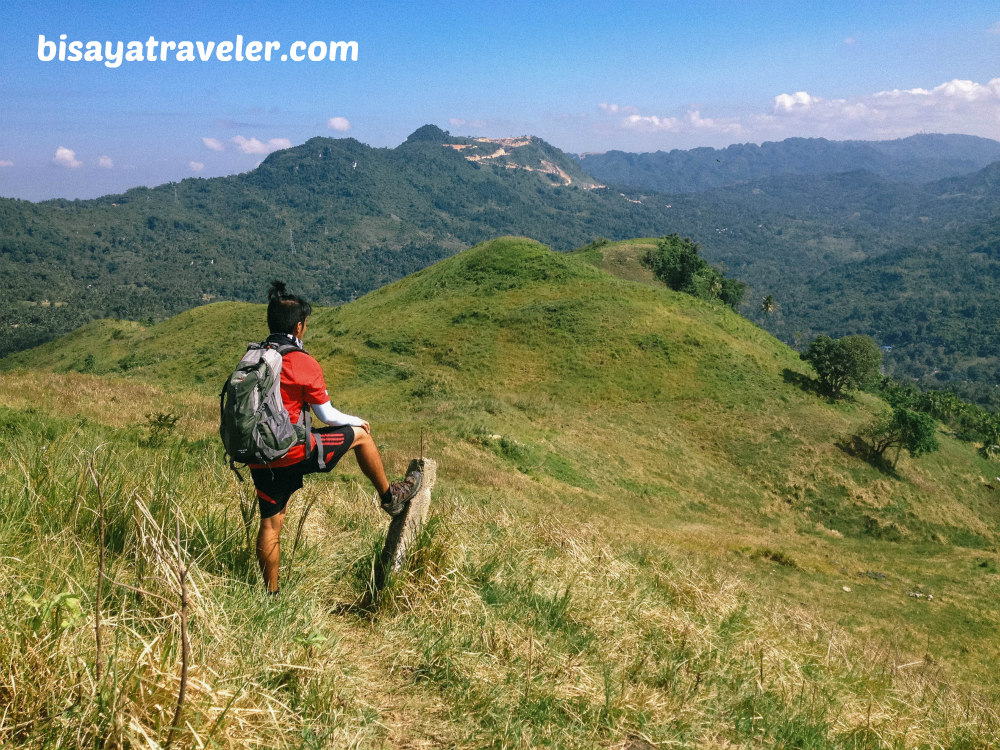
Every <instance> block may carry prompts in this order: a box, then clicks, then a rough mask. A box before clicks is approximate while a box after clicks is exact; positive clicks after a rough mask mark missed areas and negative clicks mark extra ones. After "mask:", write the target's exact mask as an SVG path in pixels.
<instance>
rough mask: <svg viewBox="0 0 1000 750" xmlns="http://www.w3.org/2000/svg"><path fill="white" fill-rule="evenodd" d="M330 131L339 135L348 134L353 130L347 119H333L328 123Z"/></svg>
mask: <svg viewBox="0 0 1000 750" xmlns="http://www.w3.org/2000/svg"><path fill="white" fill-rule="evenodd" d="M326 127H327V128H328V129H329V130H336V131H337V132H339V133H346V132H347V131H348V130H350V129H351V121H350V120H348V119H347V118H346V117H331V118H330V119H329V120H327V121H326Z"/></svg>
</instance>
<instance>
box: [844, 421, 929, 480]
mask: <svg viewBox="0 0 1000 750" xmlns="http://www.w3.org/2000/svg"><path fill="white" fill-rule="evenodd" d="M858 437H860V438H861V439H862V440H864V441H865V442H866V443H867V444H868V450H869V454H870V455H871V456H872V457H874V458H878V459H882V460H884V459H885V453H886V451H887V450H889V449H890V448H895V449H896V457H895V459H894V460H893V462H892V467H893V468H895V467H896V464H897V463H899V454H900V452H901V451H902V450H903V449H904V448H905V449H906V451H907V452H908V453H909V454H910V456H911V457H913V458H916V457H917V456H919V455H922V454H924V453H933V452H934V451H936V450H937V449H938V441H937V425H936V423H935V422H934V418H933V417H931V416H930V415H929V414H923V413H921V412H917V411H913V410H912V409H907V408H906V407H903V406H897V407H896V408H895V409H893V410H892V413H891V414H885V415H883V416H881V417H879V418H877V419H876V420H875V421H873V422H872V423H871V424H869V425H868V426H867V427H865V428H864V429H863V430H862V431H861V433H860V434H859V435H858Z"/></svg>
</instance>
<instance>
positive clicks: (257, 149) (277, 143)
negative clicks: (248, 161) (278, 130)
mask: <svg viewBox="0 0 1000 750" xmlns="http://www.w3.org/2000/svg"><path fill="white" fill-rule="evenodd" d="M229 140H231V141H232V142H233V143H235V144H236V147H237V148H238V149H239V150H240V151H242V152H243V153H244V154H269V153H271V152H272V151H277V150H278V149H282V148H291V147H292V142H291V141H290V140H288V139H287V138H272V139H271V140H269V141H268V142H267V143H264V142H263V141H259V140H257V139H256V138H245V137H243V136H242V135H235V136H233V137H232V138H230V139H229Z"/></svg>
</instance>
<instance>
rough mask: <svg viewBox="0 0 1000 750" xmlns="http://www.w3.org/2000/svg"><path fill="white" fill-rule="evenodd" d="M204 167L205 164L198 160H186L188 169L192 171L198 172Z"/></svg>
mask: <svg viewBox="0 0 1000 750" xmlns="http://www.w3.org/2000/svg"><path fill="white" fill-rule="evenodd" d="M204 168H205V165H204V164H203V163H202V162H200V161H189V162H188V169H190V170H191V171H192V172H200V171H201V170H203V169H204Z"/></svg>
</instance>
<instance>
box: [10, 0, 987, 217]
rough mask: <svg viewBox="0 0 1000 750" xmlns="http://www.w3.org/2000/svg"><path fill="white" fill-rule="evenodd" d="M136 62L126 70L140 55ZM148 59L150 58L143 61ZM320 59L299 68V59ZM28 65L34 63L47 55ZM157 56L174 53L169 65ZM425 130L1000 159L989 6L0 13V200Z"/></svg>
mask: <svg viewBox="0 0 1000 750" xmlns="http://www.w3.org/2000/svg"><path fill="white" fill-rule="evenodd" d="M61 34H65V35H66V38H67V42H71V41H80V42H83V43H84V44H85V43H87V42H90V41H97V42H101V45H102V49H103V45H104V43H105V42H112V43H117V42H119V41H121V42H124V43H125V44H127V43H128V42H130V41H138V42H143V43H145V42H146V41H147V40H148V38H149V37H150V36H153V37H154V38H155V39H156V40H157V41H174V42H181V41H184V40H187V41H196V40H197V41H202V42H204V43H207V42H209V41H214V42H217V43H218V42H223V41H227V40H228V41H232V42H235V40H236V38H237V35H241V36H242V37H243V38H244V41H245V43H246V42H249V41H251V40H260V41H278V42H280V43H281V44H282V48H281V52H285V53H287V52H288V51H289V46H290V45H291V44H292V43H293V42H295V41H304V42H306V43H311V42H329V41H355V42H357V45H358V59H357V61H353V62H352V61H339V60H338V61H335V62H329V61H326V62H313V61H308V60H304V61H302V62H293V61H286V62H281V61H280V60H278V59H277V58H275V59H273V60H272V61H271V62H265V61H263V60H262V61H259V62H249V61H244V62H236V61H229V62H222V61H219V60H217V59H213V60H211V61H208V62H201V61H195V62H180V61H177V60H175V59H169V60H167V61H163V60H156V61H150V60H143V61H131V62H123V63H122V64H121V65H120V66H119V67H116V68H111V67H108V66H106V65H105V64H104V63H103V62H86V61H77V62H72V61H68V60H66V61H59V60H58V59H53V60H48V61H44V60H40V59H39V35H43V36H44V37H45V39H46V40H51V41H53V42H56V43H58V40H59V37H60V35H61ZM143 49H144V52H145V48H143ZM157 49H159V48H157ZM317 49H318V48H317ZM49 51H51V50H50V48H46V50H45V51H44V54H48V52H49ZM171 54H176V53H175V52H172V53H171ZM426 123H433V124H436V125H438V126H440V127H442V128H444V129H446V130H449V131H450V132H452V133H454V134H460V135H484V136H494V137H497V136H512V135H522V134H532V135H538V136H540V137H542V138H545V139H546V140H548V141H549V142H551V143H552V144H554V145H556V146H558V147H559V148H562V149H563V150H565V151H570V152H575V153H580V152H588V151H605V150H609V149H621V150H625V151H655V150H658V149H664V150H670V149H673V148H681V149H687V148H693V147H696V146H714V147H721V146H725V145H728V144H730V143H744V142H754V143H760V142H763V141H767V140H781V139H783V138H787V137H792V136H803V137H826V138H831V139H885V138H896V137H903V136H907V135H911V134H913V133H917V132H960V133H970V134H973V135H979V136H984V137H988V138H994V139H998V140H1000V7H998V6H997V5H996V3H995V2H951V3H944V2H939V1H935V2H922V1H920V0H910V1H909V2H879V3H872V2H835V1H833V0H827V2H802V1H796V2H791V1H789V2H783V1H782V2H779V1H777V0H769V1H767V2H763V1H762V2H749V1H746V0H745V1H744V2H721V1H719V2H668V1H661V2H645V1H642V0H637V1H634V2H629V3H620V2H590V1H589V0H576V1H575V2H505V3H502V4H501V3H472V2H467V1H463V2H451V1H448V0H442V1H440V2H421V1H420V0H412V1H411V2H407V3H380V2H353V1H345V2H332V1H331V2H309V1H308V0H306V1H303V2H297V3H277V2H273V0H272V2H253V1H250V2H240V3H234V2H228V1H225V0H223V1H220V2H203V3H194V2H176V3H169V2H164V1H161V2H158V3H147V2H141V1H138V0H136V1H133V2H119V1H118V0H110V2H102V3H99V4H98V3H94V2H74V1H70V2H58V3H57V2H53V1H52V0H38V1H37V2H30V3H28V2H20V1H18V0H14V1H11V0H7V2H5V3H3V4H2V6H0V196H3V197H17V198H26V199H29V200H41V199H45V198H52V197H65V198H84V197H95V196H98V195H103V194H107V193H109V192H113V191H121V190H124V189H126V188H128V187H132V186H135V185H144V184H145V185H155V184H160V183H164V182H169V181H172V180H180V179H184V178H185V177H211V176H217V175H224V174H233V173H236V172H243V171H246V170H249V169H253V168H254V167H255V166H256V165H257V164H259V163H260V161H261V160H262V159H263V158H264V157H265V156H266V154H267V153H269V152H270V151H271V150H274V149H275V148H281V147H287V146H289V145H297V144H300V143H302V142H304V141H306V140H308V139H309V138H311V137H313V136H318V135H319V136H329V137H353V138H357V139H358V140H360V141H362V142H364V143H368V144H370V145H373V146H390V147H391V146H396V145H398V144H399V143H400V142H402V141H403V140H404V139H405V138H406V136H407V135H409V133H411V132H412V131H414V130H416V129H417V128H418V127H420V126H421V125H424V124H426Z"/></svg>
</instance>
